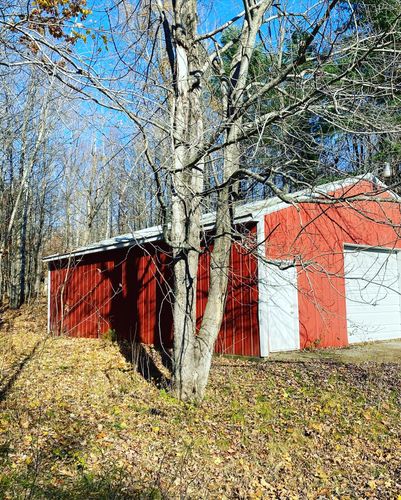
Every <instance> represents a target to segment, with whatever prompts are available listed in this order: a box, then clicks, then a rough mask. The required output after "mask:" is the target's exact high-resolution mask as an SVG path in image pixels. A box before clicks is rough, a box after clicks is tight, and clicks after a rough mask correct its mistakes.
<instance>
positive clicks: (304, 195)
mask: <svg viewBox="0 0 401 500" xmlns="http://www.w3.org/2000/svg"><path fill="white" fill-rule="evenodd" d="M363 180H365V181H371V182H374V183H375V184H376V185H378V186H381V187H383V188H385V187H386V185H385V184H383V183H382V182H381V181H380V180H379V179H378V178H377V177H375V176H374V175H373V174H369V173H368V174H363V175H360V176H356V177H350V178H347V179H343V180H340V181H334V182H329V183H327V184H323V185H321V186H316V187H314V188H312V189H305V190H302V191H296V192H294V193H290V194H288V195H285V198H286V200H288V201H283V199H282V198H279V197H278V196H275V197H273V198H268V199H265V200H259V201H255V202H253V203H247V204H245V205H239V206H237V207H236V208H235V220H236V221H238V222H239V221H246V220H257V219H258V218H259V217H261V216H263V215H265V214H267V213H270V212H273V211H277V210H282V209H284V208H286V207H288V205H289V203H302V202H307V201H308V200H309V201H310V200H311V199H313V198H315V199H316V198H319V197H321V196H322V195H327V194H328V193H330V192H333V191H336V190H338V189H341V188H346V187H348V186H351V185H352V184H356V183H357V182H360V181H363ZM214 222H215V213H208V214H204V215H203V216H202V226H203V227H204V228H207V227H208V226H211V227H212V226H213V225H214ZM162 236H163V232H162V227H161V226H153V227H149V228H145V229H140V230H139V231H134V232H133V233H127V234H122V235H119V236H115V237H114V238H109V239H106V240H102V241H98V242H96V243H92V244H90V245H87V246H84V247H79V248H76V249H74V250H72V251H71V252H69V253H64V254H54V255H49V256H47V257H45V258H44V259H43V261H44V262H51V261H54V260H61V259H67V258H72V257H78V256H81V255H86V254H90V253H96V252H103V251H108V250H113V249H117V248H124V247H130V246H134V245H140V244H143V243H147V242H151V241H158V240H160V239H162Z"/></svg>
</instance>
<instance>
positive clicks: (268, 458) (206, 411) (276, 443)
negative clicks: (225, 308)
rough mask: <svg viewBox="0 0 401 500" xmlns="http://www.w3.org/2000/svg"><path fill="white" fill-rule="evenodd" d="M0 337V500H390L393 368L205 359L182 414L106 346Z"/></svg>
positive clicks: (394, 439)
mask: <svg viewBox="0 0 401 500" xmlns="http://www.w3.org/2000/svg"><path fill="white" fill-rule="evenodd" d="M42 317H43V311H42V312H40V313H38V312H36V311H32V310H29V309H25V310H23V311H22V312H21V313H20V314H19V316H17V317H13V316H12V315H9V316H8V317H6V323H5V325H4V326H3V328H2V330H0V335H1V336H0V341H1V345H0V391H1V394H2V396H1V403H0V498H57V499H59V498H66V499H67V498H68V499H69V498H77V499H78V498H82V499H86V498H96V499H99V498H105V499H106V498H107V499H110V498H153V499H159V498H225V497H226V498H233V497H235V498H238V497H239V498H302V499H303V498H322V499H323V498H344V499H345V498H368V497H370V498H379V499H383V498H398V495H400V494H401V484H400V477H401V465H400V457H401V422H400V404H401V384H400V382H401V368H400V365H398V364H395V363H394V364H392V363H386V364H381V365H378V364H375V363H373V362H369V363H363V364H358V365H356V364H352V363H349V364H343V363H339V364H338V363H335V362H332V361H330V362H325V361H321V360H309V361H308V362H307V363H303V362H299V361H295V360H292V361H276V362H268V363H253V362H248V361H242V360H228V359H224V358H219V359H216V360H215V363H214V366H213V371H212V377H211V382H210V387H209V390H208V394H207V399H206V401H205V402H204V404H203V406H202V407H201V408H195V407H191V406H185V405H183V404H180V403H179V402H177V401H175V400H174V399H173V398H171V397H170V395H169V394H168V392H166V391H165V390H159V389H157V388H156V387H155V385H153V384H152V383H149V382H146V381H144V380H143V378H141V376H140V375H139V374H138V373H137V372H136V371H135V370H134V369H133V368H132V366H131V365H130V364H129V363H127V362H126V360H125V358H124V357H123V356H122V355H121V353H120V351H119V348H118V346H117V345H116V344H114V343H112V342H107V341H96V340H85V339H81V340H76V339H67V338H56V339H54V338H47V337H45V336H44V335H43V331H44V325H43V322H42V323H41V319H40V318H42Z"/></svg>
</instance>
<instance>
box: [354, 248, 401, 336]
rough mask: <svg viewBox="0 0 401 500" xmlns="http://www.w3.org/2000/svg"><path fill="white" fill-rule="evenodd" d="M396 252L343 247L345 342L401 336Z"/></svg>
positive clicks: (397, 258) (397, 257)
mask: <svg viewBox="0 0 401 500" xmlns="http://www.w3.org/2000/svg"><path fill="white" fill-rule="evenodd" d="M400 257H401V255H399V256H398V254H397V252H391V251H385V250H378V249H374V250H366V249H357V248H346V249H345V250H344V267H345V291H346V307H347V327H348V342H349V343H354V342H366V341H369V340H386V339H394V338H398V337H401V309H400V275H399V258H400Z"/></svg>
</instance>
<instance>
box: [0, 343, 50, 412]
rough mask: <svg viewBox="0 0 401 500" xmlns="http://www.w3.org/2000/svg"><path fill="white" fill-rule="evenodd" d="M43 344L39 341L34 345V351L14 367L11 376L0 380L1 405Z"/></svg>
mask: <svg viewBox="0 0 401 500" xmlns="http://www.w3.org/2000/svg"><path fill="white" fill-rule="evenodd" d="M41 343H42V341H40V340H39V341H38V342H37V343H36V344H35V345H34V347H33V349H32V351H31V352H30V353H29V354H28V355H27V356H25V358H23V359H22V361H20V362H19V363H17V364H15V365H14V366H13V367H12V369H11V374H10V375H8V376H6V377H4V379H2V380H0V403H2V402H3V401H5V400H6V399H7V396H8V394H9V392H10V391H11V389H12V388H13V386H14V384H15V383H16V381H17V380H18V378H19V377H20V375H21V373H22V371H23V370H24V368H25V366H26V364H27V363H29V361H31V360H32V358H33V357H34V356H35V353H36V351H37V350H38V348H39V346H40V344H41ZM5 380H6V382H5ZM4 382H5V383H4Z"/></svg>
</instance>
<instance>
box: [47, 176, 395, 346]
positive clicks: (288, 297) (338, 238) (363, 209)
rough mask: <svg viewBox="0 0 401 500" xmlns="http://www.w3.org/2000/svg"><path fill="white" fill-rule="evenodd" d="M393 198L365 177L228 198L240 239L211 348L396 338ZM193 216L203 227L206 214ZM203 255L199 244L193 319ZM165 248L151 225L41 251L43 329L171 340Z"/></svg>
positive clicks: (203, 281) (208, 224) (201, 298)
mask: <svg viewBox="0 0 401 500" xmlns="http://www.w3.org/2000/svg"><path fill="white" fill-rule="evenodd" d="M333 201H335V203H333ZM398 201H399V200H398V198H397V197H396V195H394V194H392V193H388V192H386V191H385V187H384V186H383V185H382V184H381V183H380V182H379V181H377V180H376V179H375V178H374V177H373V176H371V175H369V176H367V175H365V176H363V177H358V178H351V179H346V180H343V181H338V182H334V183H330V184H326V185H324V186H320V187H318V188H315V189H314V190H313V191H308V192H307V191H305V192H299V193H293V194H291V195H289V196H288V197H286V199H285V200H283V199H279V198H272V199H268V200H263V201H259V202H256V203H252V204H247V205H243V206H240V207H238V208H237V209H236V212H235V217H236V223H237V224H238V226H237V227H238V228H239V230H240V231H239V232H241V233H242V237H239V238H238V240H237V241H236V242H235V243H234V244H233V247H232V251H231V266H230V279H229V286H228V292H227V298H226V308H225V315H224V320H223V324H222V327H221V331H220V334H219V338H218V341H217V345H216V351H217V352H220V353H226V354H239V355H246V356H267V355H268V354H269V353H270V352H277V351H287V350H295V349H302V348H305V347H333V346H346V345H348V344H350V343H354V342H363V341H367V340H385V339H392V338H400V337H401V252H400V250H401V239H400V230H401V226H400V222H401V213H400V204H399V203H398ZM203 222H204V228H205V231H207V229H208V228H212V227H213V216H212V215H206V216H205V217H204V219H203ZM256 243H257V245H256ZM251 246H253V247H257V251H254V252H252V251H250V248H251ZM209 255H210V254H209V249H208V248H206V247H205V250H204V252H203V253H202V254H201V257H200V265H199V273H198V278H199V280H198V292H197V294H198V320H199V322H200V321H201V318H202V313H203V310H204V307H205V301H206V300H207V293H208V283H209V276H208V272H209V265H208V263H209ZM170 258H171V257H170V252H169V249H168V248H167V246H166V245H165V244H164V243H163V242H162V236H161V230H160V228H159V227H153V228H148V229H145V230H141V231H137V232H135V233H134V234H131V235H124V236H120V237H116V238H112V239H110V240H106V241H102V242H99V243H96V244H93V245H90V246H87V247H85V248H79V249H77V250H75V251H72V252H71V253H69V254H63V255H52V256H49V257H47V258H46V259H45V261H46V262H47V263H48V266H49V331H51V332H52V333H54V334H67V335H71V336H76V337H99V336H101V335H102V334H104V333H105V332H107V331H108V330H111V329H112V330H115V331H116V332H117V335H118V336H119V337H120V338H126V339H130V340H135V341H138V342H143V343H146V344H154V345H156V346H158V347H161V346H163V347H170V346H171V343H172V338H171V331H172V315H171V304H172V301H173V291H172V289H171V283H172V267H171V265H170Z"/></svg>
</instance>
